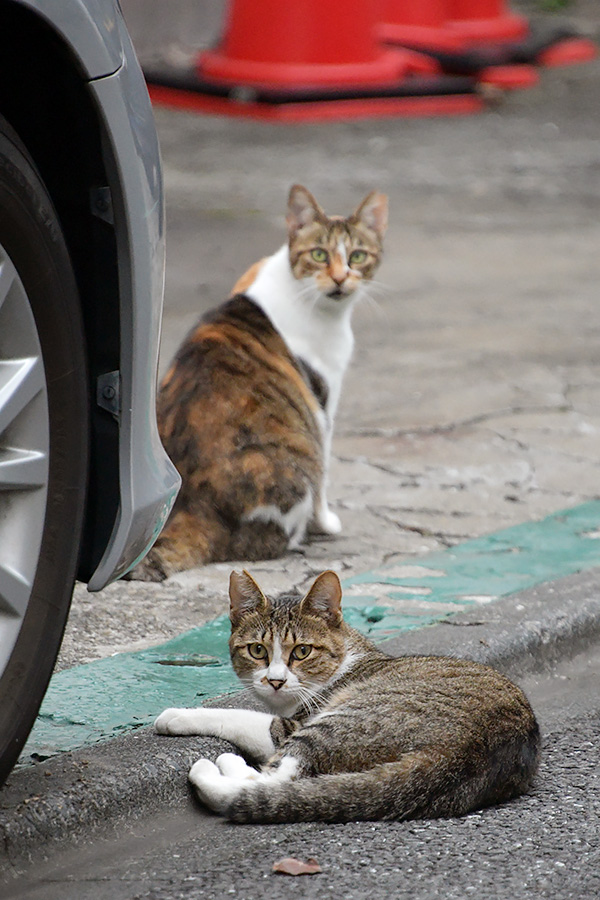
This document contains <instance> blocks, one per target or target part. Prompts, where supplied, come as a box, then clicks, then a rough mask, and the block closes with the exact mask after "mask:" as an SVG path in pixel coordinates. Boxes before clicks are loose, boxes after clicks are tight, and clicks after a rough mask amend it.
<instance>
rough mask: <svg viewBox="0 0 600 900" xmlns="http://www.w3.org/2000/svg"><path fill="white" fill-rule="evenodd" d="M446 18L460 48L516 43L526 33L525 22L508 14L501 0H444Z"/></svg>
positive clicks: (522, 17) (523, 19)
mask: <svg viewBox="0 0 600 900" xmlns="http://www.w3.org/2000/svg"><path fill="white" fill-rule="evenodd" d="M446 15H447V20H448V21H447V27H448V29H449V31H450V32H451V33H452V34H453V35H455V36H456V37H457V38H459V40H461V41H462V43H463V46H465V45H468V44H473V43H482V44H488V43H498V42H499V41H517V40H520V39H522V38H524V37H526V36H527V34H528V33H529V22H528V21H527V19H526V18H525V17H524V16H519V15H516V14H515V13H513V12H510V10H508V9H507V7H506V3H505V2H504V0H446Z"/></svg>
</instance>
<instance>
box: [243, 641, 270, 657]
mask: <svg viewBox="0 0 600 900" xmlns="http://www.w3.org/2000/svg"><path fill="white" fill-rule="evenodd" d="M248 653H249V654H250V656H251V657H252V659H266V658H267V648H266V647H265V645H264V644H248Z"/></svg>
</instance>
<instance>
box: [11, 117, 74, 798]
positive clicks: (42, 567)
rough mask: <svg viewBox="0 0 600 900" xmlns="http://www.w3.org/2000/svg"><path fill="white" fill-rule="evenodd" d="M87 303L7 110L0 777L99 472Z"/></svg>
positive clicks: (42, 676)
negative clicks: (92, 457)
mask: <svg viewBox="0 0 600 900" xmlns="http://www.w3.org/2000/svg"><path fill="white" fill-rule="evenodd" d="M88 441H89V401H88V379H87V366H86V353H85V334H84V329H83V325H82V318H81V306H80V300H79V295H78V291H77V286H76V280H75V276H74V273H73V267H72V265H71V260H70V258H69V253H68V249H67V245H66V242H65V239H64V236H63V232H62V229H61V225H60V221H59V219H58V216H57V213H56V211H55V209H54V206H53V203H52V200H51V199H50V196H49V194H48V191H47V190H46V188H45V186H44V183H43V181H42V179H41V177H40V175H39V173H38V172H37V170H36V167H35V165H34V164H33V162H32V160H31V158H30V157H29V155H28V153H27V150H26V149H25V147H24V145H23V144H22V143H21V141H20V140H19V138H18V136H17V135H16V133H15V132H14V131H13V129H12V128H11V127H10V125H9V124H8V123H7V122H6V121H5V120H4V119H3V118H2V117H0V784H1V783H3V781H4V780H5V779H6V777H7V775H8V773H9V772H10V770H11V768H12V767H13V765H14V763H15V761H16V760H17V758H18V756H19V754H20V752H21V749H22V747H23V745H24V743H25V741H26V739H27V736H28V734H29V732H30V730H31V727H32V725H33V723H34V721H35V717H36V715H37V712H38V710H39V707H40V705H41V702H42V699H43V696H44V694H45V692H46V688H47V686H48V682H49V680H50V676H51V674H52V669H53V667H54V664H55V662H56V657H57V655H58V651H59V648H60V642H61V640H62V635H63V631H64V626H65V623H66V619H67V614H68V610H69V606H70V603H71V597H72V593H73V585H74V581H75V574H76V570H77V561H78V556H79V550H80V542H81V534H82V523H83V516H84V510H85V500H86V484H87V473H88Z"/></svg>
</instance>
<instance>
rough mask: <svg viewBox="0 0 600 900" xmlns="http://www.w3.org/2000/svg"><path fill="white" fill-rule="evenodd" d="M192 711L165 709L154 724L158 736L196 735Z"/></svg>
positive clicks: (195, 724)
mask: <svg viewBox="0 0 600 900" xmlns="http://www.w3.org/2000/svg"><path fill="white" fill-rule="evenodd" d="M195 713H196V710H194V709H165V711H164V712H161V714H160V716H159V717H158V718H157V719H156V721H155V722H154V730H155V731H156V732H157V733H158V734H179V735H182V734H197V733H198V732H197V723H196V721H195V718H196V717H195Z"/></svg>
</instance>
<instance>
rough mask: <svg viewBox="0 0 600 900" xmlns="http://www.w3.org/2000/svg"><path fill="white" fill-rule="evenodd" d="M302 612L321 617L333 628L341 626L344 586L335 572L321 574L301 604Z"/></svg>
mask: <svg viewBox="0 0 600 900" xmlns="http://www.w3.org/2000/svg"><path fill="white" fill-rule="evenodd" d="M300 612H302V613H305V614H306V615H313V616H314V615H317V616H321V617H322V618H324V619H326V620H327V622H328V624H329V625H331V626H336V625H340V624H341V621H342V586H341V584H340V579H339V578H338V577H337V575H336V574H335V572H331V571H327V572H321V574H320V575H319V576H318V577H317V578H316V579H315V581H314V582H313V585H312V587H311V589H310V590H309V592H308V594H307V595H306V597H305V598H304V600H303V601H302V602H301V604H300Z"/></svg>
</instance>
